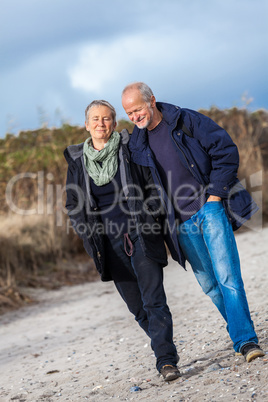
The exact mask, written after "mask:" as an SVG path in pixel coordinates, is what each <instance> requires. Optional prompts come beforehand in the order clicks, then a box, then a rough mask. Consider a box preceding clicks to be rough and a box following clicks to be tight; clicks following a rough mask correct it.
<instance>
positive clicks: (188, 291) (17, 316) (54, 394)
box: [0, 228, 268, 402]
mask: <svg viewBox="0 0 268 402" xmlns="http://www.w3.org/2000/svg"><path fill="white" fill-rule="evenodd" d="M236 239H237V243H238V248H239V252H240V257H241V262H242V271H243V278H244V283H245V288H246V291H247V296H248V301H249V305H250V310H251V314H252V319H253V320H254V323H255V328H256V331H257V334H258V336H259V340H260V344H261V345H262V347H263V349H264V350H265V351H266V352H267V351H268V314H267V301H268V296H267V288H268V273H267V269H268V267H267V261H268V258H267V254H268V250H267V244H268V228H266V229H263V230H262V231H259V232H254V231H248V232H246V233H241V234H238V235H237V236H236ZM165 288H166V293H167V297H168V303H169V306H170V309H171V311H172V315H173V321H174V338H175V343H176V345H177V347H178V352H179V355H180V362H179V368H180V371H181V373H182V377H181V378H179V379H178V380H176V381H173V382H170V383H165V382H164V381H163V379H162V378H161V376H160V375H159V374H158V372H157V371H156V369H155V358H154V356H153V354H152V351H151V348H150V343H149V339H148V338H147V336H146V335H145V334H144V333H143V331H142V330H141V329H140V328H139V326H138V324H137V323H136V322H135V320H134V318H133V316H132V315H131V314H130V313H129V312H128V310H127V308H126V306H125V304H124V303H123V301H122V300H121V298H120V296H119V295H118V294H117V292H116V290H115V288H114V285H113V283H110V282H109V283H102V282H99V281H98V282H94V283H86V284H84V285H79V286H73V287H64V288H61V289H60V290H55V291H44V290H37V291H35V292H34V296H35V297H36V298H37V299H38V303H36V304H34V305H32V306H28V307H23V308H21V309H19V310H17V311H15V312H10V313H7V314H5V315H3V316H2V317H0V339H1V351H0V358H1V360H0V373H1V374H0V377H1V380H0V401H1V402H2V401H86V400H89V401H101V402H102V401H110V400H118V401H170V400H174V401H228V402H229V401H233V400H238V401H268V354H266V356H265V357H264V358H258V359H256V360H255V361H253V362H251V363H246V362H245V360H244V358H243V357H241V356H235V354H234V351H233V349H232V343H231V341H230V339H229V336H228V334H227V332H226V329H225V323H224V321H223V319H222V318H221V317H220V315H219V313H218V312H217V310H216V308H215V307H214V306H213V304H212V303H211V301H210V300H209V298H208V297H207V296H205V295H204V294H203V293H202V291H201V289H200V287H199V285H198V284H197V282H196V280H195V278H194V276H193V273H192V272H191V269H188V270H187V272H185V271H184V270H183V269H182V268H180V267H179V266H178V264H176V263H174V262H173V261H172V260H170V263H169V266H168V267H167V268H165ZM133 387H138V388H133ZM135 389H138V390H137V391H134V390H135ZM133 391H134V392H133Z"/></svg>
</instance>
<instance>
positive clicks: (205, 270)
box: [178, 201, 258, 352]
mask: <svg viewBox="0 0 268 402" xmlns="http://www.w3.org/2000/svg"><path fill="white" fill-rule="evenodd" d="M178 239H179V243H180V246H181V248H182V250H183V253H184V255H185V257H186V259H187V260H188V261H189V263H190V264H191V266H192V269H193V272H194V274H195V276H196V279H197V281H198V282H199V284H200V286H201V287H202V289H203V291H204V292H205V294H207V295H208V296H209V297H210V298H211V300H212V301H213V303H214V304H215V306H216V307H217V308H218V310H219V311H220V313H221V315H222V316H223V318H224V319H225V321H226V322H227V330H228V332H229V335H230V338H231V339H232V341H233V346H234V350H235V351H236V352H239V350H240V348H241V346H243V345H244V344H246V343H248V342H255V343H258V338H257V335H256V333H255V331H254V325H253V322H252V320H251V318H250V312H249V308H248V302H247V297H246V293H245V289H244V284H243V280H242V277H241V271H240V261H239V255H238V251H237V247H236V242H235V238H234V234H233V230H232V226H231V224H230V222H229V221H228V218H227V216H226V214H225V210H224V207H223V205H222V203H221V202H218V201H212V202H206V203H205V204H204V206H203V207H202V208H201V209H200V210H199V211H198V212H197V213H196V214H194V215H193V216H192V217H191V218H190V219H188V220H187V221H186V222H184V223H182V224H180V226H179V234H178Z"/></svg>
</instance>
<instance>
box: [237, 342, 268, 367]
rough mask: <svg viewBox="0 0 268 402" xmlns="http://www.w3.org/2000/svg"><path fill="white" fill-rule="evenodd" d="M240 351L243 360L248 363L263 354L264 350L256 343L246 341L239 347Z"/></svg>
mask: <svg viewBox="0 0 268 402" xmlns="http://www.w3.org/2000/svg"><path fill="white" fill-rule="evenodd" d="M240 353H241V354H242V355H243V356H244V358H245V360H246V361H247V362H248V363H249V362H251V361H252V360H254V359H256V358H257V357H262V356H265V353H264V351H263V350H262V349H261V348H260V346H259V345H257V344H256V343H253V342H251V343H246V344H245V345H243V346H242V347H241V348H240Z"/></svg>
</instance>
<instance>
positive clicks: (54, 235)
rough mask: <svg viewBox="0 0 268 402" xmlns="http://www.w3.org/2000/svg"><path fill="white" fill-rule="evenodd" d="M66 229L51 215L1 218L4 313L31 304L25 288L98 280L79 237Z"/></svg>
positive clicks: (1, 299)
mask: <svg viewBox="0 0 268 402" xmlns="http://www.w3.org/2000/svg"><path fill="white" fill-rule="evenodd" d="M64 229H65V227H61V228H57V227H55V225H54V221H53V217H51V216H50V217H46V216H38V215H34V216H21V215H9V216H5V217H0V233H1V235H0V312H1V311H5V310H6V309H7V308H8V309H10V308H16V307H17V306H18V305H21V304H23V303H28V302H30V301H31V299H30V298H29V297H27V293H25V292H23V291H22V290H21V289H23V288H24V287H40V286H42V287H46V288H49V289H53V288H58V287H59V286H61V285H71V284H75V283H81V282H84V281H89V280H96V279H97V278H98V274H97V272H96V270H95V267H94V264H93V262H92V260H91V259H90V258H89V257H88V256H87V255H86V253H85V252H84V251H82V250H83V249H82V245H81V243H80V241H79V239H77V236H74V234H73V233H70V235H67V233H66V231H65V230H64ZM77 255H78V257H77Z"/></svg>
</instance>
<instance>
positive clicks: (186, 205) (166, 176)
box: [148, 119, 206, 222]
mask: <svg viewBox="0 0 268 402" xmlns="http://www.w3.org/2000/svg"><path fill="white" fill-rule="evenodd" d="M148 140H149V145H150V148H151V150H152V151H153V153H154V155H155V159H156V166H157V169H158V172H159V174H160V178H161V181H162V184H163V186H164V189H165V191H166V192H167V194H168V196H169V197H170V199H172V201H173V205H174V208H175V211H176V217H177V218H179V219H180V220H181V221H183V222H184V221H186V220H187V219H189V218H190V217H191V216H192V215H194V214H195V213H196V212H197V211H198V210H199V209H200V208H201V207H202V205H204V203H205V202H206V197H205V193H204V190H203V187H202V186H201V185H200V184H199V183H198V182H197V180H196V179H195V178H194V176H193V175H192V174H191V173H190V172H189V171H188V170H187V169H186V168H185V167H184V166H183V164H182V163H181V162H180V158H179V157H178V153H177V151H176V149H175V144H173V143H172V140H171V138H170V136H169V134H168V124H167V123H166V121H165V120H164V119H162V120H161V122H160V123H159V124H158V125H157V126H156V127H155V128H154V129H153V130H151V131H149V130H148Z"/></svg>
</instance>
